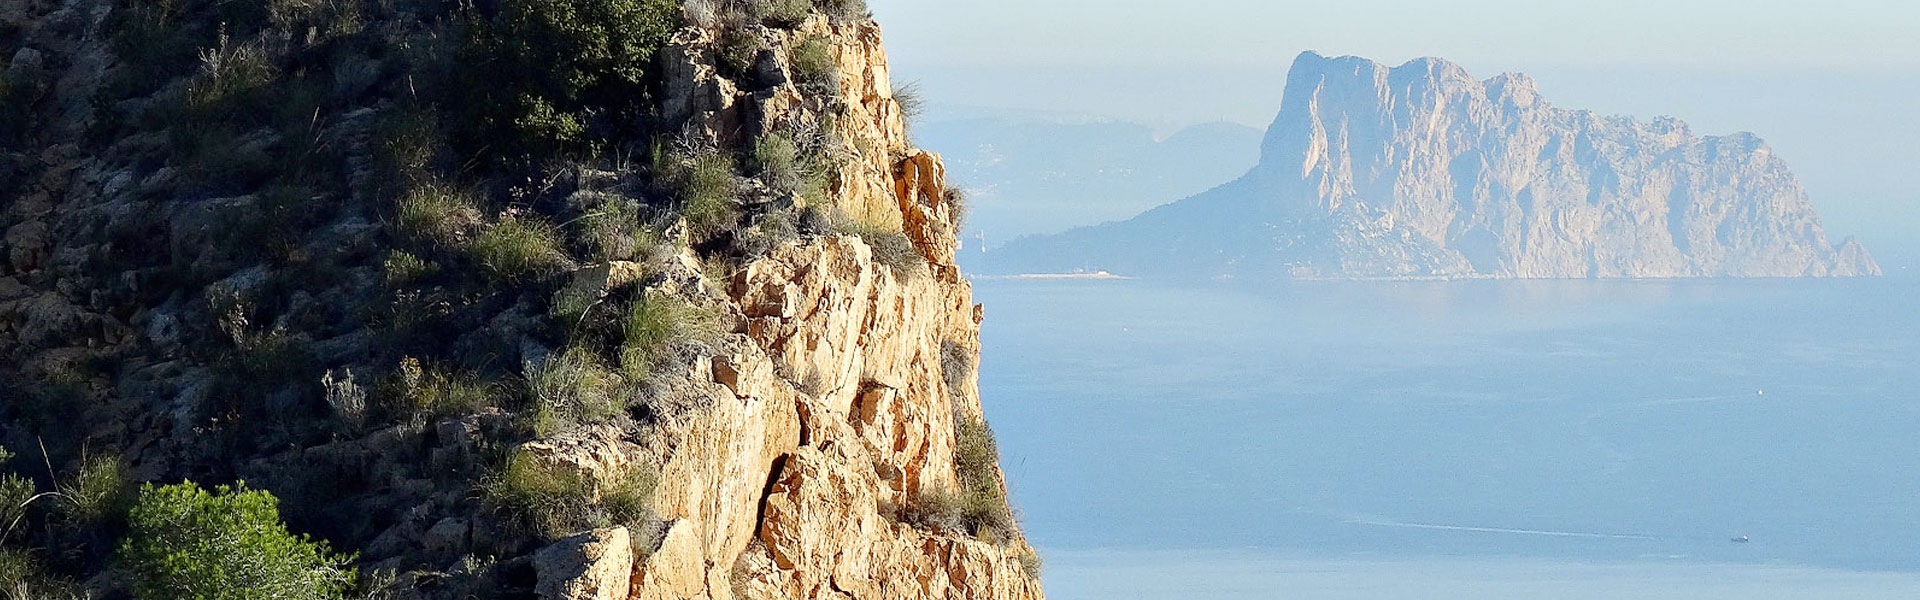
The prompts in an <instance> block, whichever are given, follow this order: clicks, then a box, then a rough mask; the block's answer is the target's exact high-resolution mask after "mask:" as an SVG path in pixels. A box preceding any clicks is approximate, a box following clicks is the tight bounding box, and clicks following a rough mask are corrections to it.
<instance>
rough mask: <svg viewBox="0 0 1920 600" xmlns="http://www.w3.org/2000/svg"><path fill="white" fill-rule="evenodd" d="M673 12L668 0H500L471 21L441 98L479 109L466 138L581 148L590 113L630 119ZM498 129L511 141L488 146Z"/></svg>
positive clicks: (621, 123) (529, 147) (617, 122)
mask: <svg viewBox="0 0 1920 600" xmlns="http://www.w3.org/2000/svg"><path fill="white" fill-rule="evenodd" d="M679 19H680V7H679V5H678V3H676V2H673V1H672V0H504V2H502V3H501V5H500V11H499V13H498V15H496V16H495V17H494V18H493V19H491V20H490V21H482V22H476V23H475V24H474V25H473V26H472V27H471V28H470V30H471V32H472V37H471V40H470V41H469V43H468V47H467V48H466V51H465V52H464V53H463V56H462V58H461V59H460V60H459V61H458V62H459V65H458V66H457V67H456V68H458V69H460V74H459V75H458V76H457V77H456V79H457V80H459V84H457V85H455V86H454V88H455V89H454V90H451V92H452V93H454V94H455V95H456V97H454V98H449V99H448V101H449V102H460V103H461V104H464V105H470V106H471V107H472V109H471V110H477V111H478V114H473V115H471V117H470V119H469V120H470V121H471V122H473V124H474V125H476V126H477V130H476V131H475V132H473V133H475V134H477V137H474V139H469V140H468V145H469V146H470V147H472V148H474V149H476V150H478V149H482V148H487V149H489V151H491V152H503V153H504V154H502V156H508V157H511V156H512V153H513V152H515V151H524V152H530V153H533V154H534V155H536V156H537V155H544V154H550V153H553V152H557V151H566V150H570V149H586V150H591V149H592V148H582V146H583V145H588V144H585V142H586V141H587V138H588V132H589V129H591V128H593V126H594V122H595V121H596V120H604V121H605V122H606V131H609V132H611V131H619V130H622V129H624V128H625V126H626V125H629V124H632V123H636V122H638V121H639V120H640V119H641V118H643V117H644V116H645V115H644V114H643V113H644V112H646V105H645V101H646V99H647V93H646V92H647V85H646V83H647V76H648V68H649V67H650V66H651V65H652V64H653V56H654V53H655V52H657V51H658V50H659V49H660V47H661V46H662V45H664V44H665V43H666V42H667V39H668V38H669V37H671V36H672V35H673V31H674V29H675V28H677V27H678V26H679ZM475 92H478V93H479V94H480V97H478V98H468V97H467V96H468V95H470V94H473V93H475ZM456 106H458V104H457V105H456ZM506 132H511V133H512V136H513V137H511V138H506V139H515V138H517V140H518V144H515V145H513V146H512V147H504V148H503V147H500V146H498V145H497V144H495V142H500V141H503V140H502V139H496V138H495V136H498V135H500V134H502V133H506ZM520 158H534V157H532V156H523V157H520Z"/></svg>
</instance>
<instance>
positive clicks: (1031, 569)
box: [1019, 548, 1046, 580]
mask: <svg viewBox="0 0 1920 600" xmlns="http://www.w3.org/2000/svg"><path fill="white" fill-rule="evenodd" d="M1019 560H1020V572H1022V573H1025V574H1026V575H1027V578H1028V579H1034V580H1038V579H1040V575H1041V571H1042V570H1043V569H1044V568H1045V567H1046V563H1045V561H1042V560H1041V559H1040V553H1038V552H1034V551H1033V549H1032V548H1028V549H1027V551H1026V552H1024V553H1022V554H1021V555H1020V557H1019Z"/></svg>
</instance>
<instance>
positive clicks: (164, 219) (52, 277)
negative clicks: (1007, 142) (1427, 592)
mask: <svg viewBox="0 0 1920 600" xmlns="http://www.w3.org/2000/svg"><path fill="white" fill-rule="evenodd" d="M496 4H499V6H496V7H492V8H484V9H478V10H479V12H467V11H473V10H476V9H471V8H466V7H453V6H448V5H445V4H444V3H437V2H409V1H401V2H397V3H395V2H388V3H373V2H364V3H363V2H348V1H341V2H333V3H299V2H293V3H269V5H270V8H271V9H272V10H271V11H270V12H268V13H263V14H258V15H254V14H250V13H246V14H238V15H236V13H234V12H233V11H235V10H240V11H241V12H242V13H244V9H234V8H233V7H231V6H227V5H226V4H224V3H218V2H200V1H197V0H196V1H184V2H179V3H171V4H168V5H167V7H165V8H154V7H147V6H145V5H142V4H139V3H122V2H106V1H96V0H79V1H76V2H68V3H64V4H61V5H53V4H49V3H41V2H36V1H34V0H5V1H4V2H0V15H5V16H4V17H0V18H4V19H5V20H6V22H5V26H6V28H5V29H4V30H3V32H4V33H5V35H3V36H0V42H4V45H3V47H0V49H3V50H6V53H5V56H11V57H12V61H11V63H10V66H9V68H8V69H7V71H6V72H5V78H4V79H3V80H0V81H4V82H5V83H6V87H5V88H4V91H0V108H5V109H6V110H8V111H13V113H12V114H15V115H18V116H20V117H21V118H18V119H15V120H11V121H8V122H7V123H6V127H4V128H0V136H4V138H0V139H4V141H5V142H6V143H5V145H4V146H0V174H3V175H4V176H5V177H4V183H0V193H4V194H5V198H7V201H6V202H5V203H4V205H5V206H4V208H3V209H0V210H3V211H4V212H0V231H5V236H4V240H5V242H4V246H3V248H4V251H3V252H0V255H3V256H5V257H6V260H5V262H4V264H0V354H4V360H3V361H0V362H3V366H0V397H4V398H5V402H0V427H4V428H3V429H0V444H4V445H5V446H6V447H7V448H10V449H13V450H15V451H16V453H17V454H20V455H21V456H23V457H26V456H31V457H32V460H27V461H18V462H20V463H25V464H39V463H41V462H45V463H46V464H47V469H46V470H45V471H44V472H31V471H30V470H29V469H26V468H22V467H21V464H11V465H0V469H7V468H12V469H18V470H19V471H20V473H21V475H20V476H22V477H25V478H26V479H25V481H28V482H30V485H31V486H33V487H37V488H40V489H55V488H59V487H60V486H62V485H65V482H68V481H79V480H102V479H103V477H102V476H101V474H102V473H111V474H112V476H111V477H105V478H104V480H107V481H111V484H109V485H106V486H105V487H104V488H103V489H104V490H105V491H103V492H102V494H103V495H104V496H111V497H115V498H120V500H118V501H117V502H118V503H119V504H116V505H118V506H124V504H125V503H127V502H132V501H134V500H135V497H136V495H137V492H136V491H135V488H136V486H137V485H138V484H141V483H154V484H168V483H175V482H179V481H182V480H187V479H191V480H193V481H196V482H198V483H201V484H214V483H223V482H229V481H246V482H247V483H248V484H249V485H250V486H251V487H253V488H256V489H264V490H268V491H271V492H273V493H274V494H276V495H277V496H279V497H280V498H281V499H282V501H283V502H282V507H281V509H282V511H283V514H284V515H285V518H286V521H287V523H288V524H289V525H290V526H291V527H292V528H293V529H294V530H295V531H298V532H302V533H311V534H314V535H316V536H318V537H320V538H325V539H327V540H329V541H331V542H332V543H333V546H334V547H335V548H338V549H340V550H342V551H345V552H356V553H358V554H357V561H356V562H357V566H358V569H359V571H360V573H361V577H360V582H361V583H360V588H361V589H360V590H359V591H358V592H356V593H360V594H365V596H356V597H385V598H469V597H480V598H493V597H500V598H533V597H539V598H547V599H552V600H559V599H567V600H575V599H596V600H599V599H609V600H611V599H622V600H624V599H632V600H652V599H688V598H710V599H715V600H724V599H729V598H768V599H772V598H843V599H883V598H884V599H888V600H893V599H916V598H925V599H932V598H942V599H961V598H965V599H983V600H984V599H996V600H998V599H1004V600H1016V599H1026V598H1040V597H1042V593H1041V590H1040V584H1039V579H1038V576H1039V572H1038V565H1039V561H1038V557H1037V556H1036V555H1035V552H1034V550H1033V549H1032V548H1031V547H1030V546H1028V545H1027V544H1026V542H1025V541H1024V538H1023V537H1022V536H1021V535H1020V532H1019V530H1018V527H1017V525H1016V524H1015V523H1014V521H1013V513H1012V511H1011V509H1010V508H1008V507H1007V506H1006V504H1005V502H1006V501H1005V498H1006V491H1005V484H1004V481H1003V479H1002V476H1001V474H1000V471H999V469H998V466H997V464H995V461H996V460H997V458H996V456H997V455H996V453H995V451H994V449H993V442H992V437H991V430H990V429H988V428H987V427H986V425H985V416H984V415H983V414H982V412H981V409H980V402H979V395H978V388H977V385H976V383H975V381H976V374H975V370H976V367H975V365H976V364H977V358H978V355H979V351H980V345H979V336H978V333H979V324H980V321H981V319H982V316H983V312H982V309H981V308H980V307H979V306H977V305H975V304H973V301H972V296H971V290H970V287H969V285H968V283H967V281H966V280H965V279H964V278H962V277H961V274H960V271H959V269H958V267H957V266H956V265H955V262H954V251H955V248H956V235H957V232H956V226H955V224H954V223H955V221H956V219H957V214H956V211H957V208H956V207H955V206H953V205H952V203H951V202H950V199H951V198H952V197H953V195H951V194H949V193H948V192H947V189H946V184H945V182H944V172H943V166H942V163H941V161H940V158H939V157H938V156H936V155H934V154H931V153H928V152H924V151H921V150H918V149H915V148H913V147H912V145H911V144H910V143H909V141H908V139H907V137H906V135H905V122H904V120H903V114H902V110H901V104H900V102H898V101H897V100H896V99H895V98H894V96H893V86H892V83H891V82H890V80H889V74H888V69H887V62H886V56H885V52H884V49H883V47H882V43H881V34H880V28H879V27H878V26H877V25H876V24H875V23H873V22H872V21H871V20H870V19H869V18H868V17H867V16H866V15H865V13H864V9H863V7H861V6H859V5H857V4H856V3H849V2H820V3H816V4H817V5H818V6H815V5H814V4H807V3H800V4H798V7H799V8H795V6H794V3H743V4H740V5H736V4H733V3H713V2H701V1H694V2H686V3H684V4H681V3H673V2H663V1H655V2H640V1H635V2H596V1H594V0H581V1H575V2H560V3H553V4H550V5H549V4H545V3H542V2H531V3H529V2H524V1H521V2H515V1H513V0H509V1H507V2H504V3H496ZM768 5H780V6H784V7H786V8H785V9H783V10H782V12H766V10H772V9H765V7H766V6H768ZM548 6H552V7H563V6H565V7H570V10H576V11H578V12H575V13H569V14H571V15H572V16H567V17H561V18H556V19H555V20H553V21H551V22H549V23H550V24H551V23H558V24H560V25H561V26H556V27H547V28H544V29H543V28H542V27H545V26H543V25H540V23H542V22H543V21H541V19H545V18H547V15H543V14H539V13H538V12H537V11H542V10H547V8H545V7H548ZM604 7H616V8H617V10H612V9H609V10H612V12H599V11H601V9H602V8H604ZM554 10H560V9H559V8H554ZM162 11H166V12H162ZM303 11H304V12H303ZM489 11H497V12H489ZM516 11H522V12H516ZM525 11H536V12H533V13H527V12H525ZM621 11H625V12H621ZM649 11H652V12H649ZM596 19H635V20H634V21H631V22H618V21H616V22H613V24H614V25H617V26H615V27H608V28H605V29H601V30H598V31H591V30H590V31H589V33H590V34H591V35H581V36H579V37H578V38H571V37H565V38H562V37H545V38H538V37H533V36H557V35H561V34H567V35H572V34H575V33H578V32H579V31H580V30H581V29H589V28H592V27H595V26H596V25H597V24H599V22H598V21H596ZM528 23H533V24H534V25H528ZM634 23H643V24H657V25H658V26H659V27H660V28H659V29H658V30H657V31H658V35H657V36H656V37H652V38H650V37H648V36H649V35H651V34H650V33H648V32H649V31H652V30H649V29H645V28H642V27H639V26H637V25H634ZM576 26H577V27H576ZM650 26H651V25H650ZM529 32H531V33H529ZM516 35H525V36H529V37H527V38H515V37H514V36H516ZM596 36H598V37H596ZM623 36H624V37H623ZM525 39H537V40H539V41H540V43H538V44H535V43H526V44H517V43H518V42H521V41H524V40H525ZM608 39H612V40H614V42H615V43H612V44H604V43H602V42H605V41H606V40H608ZM576 43H577V44H584V46H582V48H584V50H590V51H576V52H571V53H568V54H566V55H558V56H544V55H540V54H539V53H540V52H543V51H544V49H546V48H551V47H556V46H557V47H562V48H565V47H567V46H566V44H576ZM636 49H638V51H637V52H636ZM576 50H578V49H576ZM602 51H604V52H602ZM623 52H625V53H628V54H629V55H628V56H624V57H623V55H622V54H621V53H623ZM516 53H517V54H516ZM502 56H506V57H509V58H506V59H503V58H501V57H502ZM609 57H610V58H609ZM519 59H529V60H527V61H525V62H524V64H523V63H522V62H518V61H519ZM596 61H597V62H596ZM236 64H241V65H245V64H255V65H256V66H258V67H259V68H258V69H255V70H251V71H249V70H247V69H244V68H236V67H234V65H236ZM524 65H533V66H534V67H536V68H535V69H534V70H529V71H515V69H516V68H520V67H521V66H524ZM568 68H579V71H578V72H576V73H573V74H572V76H570V77H566V78H560V79H558V80H557V83H556V84H555V85H551V86H545V85H540V86H535V85H523V81H522V80H517V79H515V78H514V77H515V74H516V73H522V72H528V73H536V72H538V73H544V72H545V71H547V70H551V71H553V72H566V71H565V69H568ZM623 69H626V70H623ZM608 73H616V74H619V76H618V77H609V76H607V75H608ZM642 73H644V74H642ZM540 76H544V75H540ZM583 82H584V83H583ZM501 89H505V90H510V91H512V93H496V92H495V90H501ZM476 106H478V107H479V108H475V107H476ZM487 111H509V113H508V116H506V117H500V116H497V115H496V114H493V113H489V112H487ZM29 449H32V450H31V452H29V451H28V450H29ZM42 455H44V456H42ZM43 459H44V461H43ZM60 489H65V488H60ZM104 496H103V497H104ZM75 506H77V505H76V504H69V503H66V502H65V501H61V500H58V499H54V500H36V501H34V502H32V503H29V507H28V509H27V512H26V513H25V514H26V515H27V516H26V517H24V518H25V520H26V522H27V527H25V528H22V529H20V530H19V531H25V532H27V533H24V534H17V535H16V534H15V530H13V529H9V531H8V534H7V536H6V537H0V550H4V551H5V552H6V553H7V554H5V556H4V557H0V558H9V559H10V558H11V557H14V556H28V557H33V559H32V561H31V562H33V563H34V564H37V565H39V566H40V568H42V570H44V571H45V574H44V576H36V578H35V579H34V580H33V582H45V583H44V585H45V586H47V587H46V588H45V589H46V590H48V591H44V592H43V593H44V594H45V595H46V596H47V597H54V592H53V591H51V590H62V589H64V590H68V593H72V594H74V595H75V596H78V595H79V594H80V593H81V592H82V591H84V593H87V594H92V595H93V596H94V597H106V598H114V597H124V595H125V594H127V593H128V590H129V588H128V587H127V586H128V583H127V581H126V580H127V573H128V571H126V570H124V569H127V568H128V567H127V566H126V565H124V564H121V563H120V562H119V561H120V560H121V559H119V558H116V557H115V556H114V555H113V552H112V551H113V547H114V545H115V541H114V540H115V537H116V536H118V535H121V533H122V532H124V528H123V526H122V525H119V524H118V523H120V521H119V519H121V518H122V517H119V516H115V515H117V514H122V513H123V512H124V509H123V508H122V509H116V510H120V511H122V512H121V513H115V512H107V513H105V514H106V516H104V517H103V518H102V519H100V520H99V521H97V522H86V523H82V522H80V521H77V520H73V519H69V518H65V517H63V515H68V514H70V513H73V512H74V511H75V510H76V509H75ZM134 572H138V571H137V570H136V571H134ZM23 581H24V580H23ZM33 582H23V583H22V585H29V584H31V585H42V583H33ZM0 583H5V584H7V585H8V586H12V585H13V583H14V582H12V581H5V582H0Z"/></svg>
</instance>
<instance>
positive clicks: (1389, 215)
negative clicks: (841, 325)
mask: <svg viewBox="0 0 1920 600" xmlns="http://www.w3.org/2000/svg"><path fill="white" fill-rule="evenodd" d="M1262 152H1263V156H1262V160H1261V162H1260V164H1259V166H1256V167H1255V168H1254V169H1253V170H1252V171H1251V172H1250V173H1248V174H1247V175H1246V176H1245V177H1243V178H1242V179H1240V180H1238V181H1235V182H1233V183H1230V184H1227V185H1225V186H1222V187H1220V188H1218V189H1215V190H1213V191H1211V192H1208V193H1205V194H1201V195H1199V196H1195V197H1193V198H1189V199H1186V200H1182V201H1180V202H1176V203H1173V204H1170V205H1167V206H1163V207H1160V208H1157V209H1154V210H1152V211H1149V212H1147V213H1145V214H1143V215H1141V216H1139V217H1137V218H1135V219H1133V220H1131V221H1127V222H1123V223H1117V224H1110V225H1105V226H1099V227H1092V228H1086V229H1081V230H1075V231H1072V232H1068V233H1065V234H1061V235H1058V236H1051V237H1043V238H1036V239H1028V240H1021V241H1017V242H1015V243H1012V244H1010V245H1008V246H1007V247H1006V248H1004V249H1003V250H1001V251H999V252H996V253H995V254H996V255H995V256H994V257H993V258H992V260H991V262H992V265H993V269H995V270H998V271H1059V270H1072V269H1104V270H1111V271H1114V272H1117V273H1135V274H1155V275H1159V274H1183V275H1187V276H1192V275H1209V276H1242V277H1272V276H1281V277H1285V276H1293V277H1308V278H1318V277H1331V278H1404V277H1444V278H1465V277H1502V278H1585V277H1627V278H1671V277H1803V276H1812V277H1826V276H1836V277H1837V276H1859V275H1874V274H1878V273H1879V268H1878V267H1877V266H1876V265H1875V264H1874V263H1873V260H1872V259H1871V258H1869V257H1868V256H1867V253H1866V251H1865V250H1864V249H1863V248H1861V247H1860V246H1859V245H1858V244H1856V243H1854V242H1852V241H1847V242H1845V243H1842V244H1840V245H1839V246H1838V247H1835V246H1834V245H1832V244H1830V243H1829V242H1828V240H1827V237H1826V233H1825V231H1824V229H1823V227H1822V225H1821V223H1820V219H1819V217H1818V216H1817V215H1816V214H1815V212H1814V210H1813V206H1812V204H1811V202H1810V201H1809V200H1808V198H1807V193H1806V191H1805V190H1804V189H1803V188H1802V187H1801V186H1800V184H1799V183H1798V182H1797V181H1795V179H1794V177H1793V174H1792V172H1791V171H1789V170H1788V168H1787V165H1786V163H1785V161H1783V160H1782V159H1781V158H1780V157H1779V156H1776V155H1775V154H1774V153H1773V151H1772V150H1771V149H1769V148H1768V147H1767V145H1766V144H1765V143H1763V142H1761V141H1760V139H1759V138H1756V137H1754V136H1753V135H1750V134H1745V133H1741V134H1734V135H1730V136H1721V137H1714V136H1709V137H1700V136H1696V135H1694V134H1693V133H1692V132H1691V131H1690V130H1689V129H1688V128H1687V126H1686V125H1685V124H1684V123H1681V122H1679V121H1677V120H1674V119H1671V118H1662V119H1658V120H1655V121H1653V122H1650V123H1643V122H1639V121H1635V120H1633V119H1630V118H1625V117H1603V116H1600V115H1597V114H1594V113H1591V112H1586V111H1574V110H1566V109H1560V108H1556V107H1554V106H1552V105H1551V104H1548V103H1547V102H1546V101H1545V100H1544V99H1543V98H1542V97H1541V95H1540V93H1539V91H1538V90H1537V89H1536V87H1535V84H1534V82H1533V81H1532V80H1531V79H1528V78H1527V77H1526V76H1524V75H1516V74H1507V75H1501V76H1499V77H1495V78H1493V79H1489V80H1486V81H1480V80H1476V79H1474V78H1473V77H1471V76H1469V75H1468V74H1467V72H1466V71H1465V70H1463V69H1461V68H1460V67H1459V66H1456V65H1453V64H1451V63H1448V62H1445V61H1441V60H1437V59H1431V58H1428V59H1420V60H1415V61H1412V62H1409V63H1407V64H1405V65H1402V66H1400V67H1396V68H1388V67H1385V66H1383V65H1380V64H1377V63H1374V62H1371V61H1368V60H1365V59H1361V58H1354V57H1342V58H1326V57H1322V56H1320V55H1318V54H1314V53H1311V52H1309V53H1306V54H1303V55H1302V56H1300V58H1299V59H1298V60H1296V61H1295V62H1294V65H1293V68H1292V71H1291V73H1290V74H1289V77H1288V82H1287V89H1286V97H1285V103H1284V105H1283V106H1282V108H1281V112H1280V115H1279V117H1278V118H1277V119H1276V120H1275V121H1274V123H1273V126H1272V127H1271V128H1270V129H1269V130H1268V132H1267V138H1266V142H1265V144H1264V147H1263V150H1262Z"/></svg>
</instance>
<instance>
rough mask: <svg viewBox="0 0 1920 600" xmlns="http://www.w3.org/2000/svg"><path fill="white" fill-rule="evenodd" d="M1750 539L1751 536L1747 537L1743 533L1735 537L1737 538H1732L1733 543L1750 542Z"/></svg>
mask: <svg viewBox="0 0 1920 600" xmlns="http://www.w3.org/2000/svg"><path fill="white" fill-rule="evenodd" d="M1752 541H1753V539H1752V538H1749V537H1747V536H1744V535H1743V536H1740V537H1737V538H1733V543H1735V544H1745V543H1748V542H1752Z"/></svg>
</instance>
